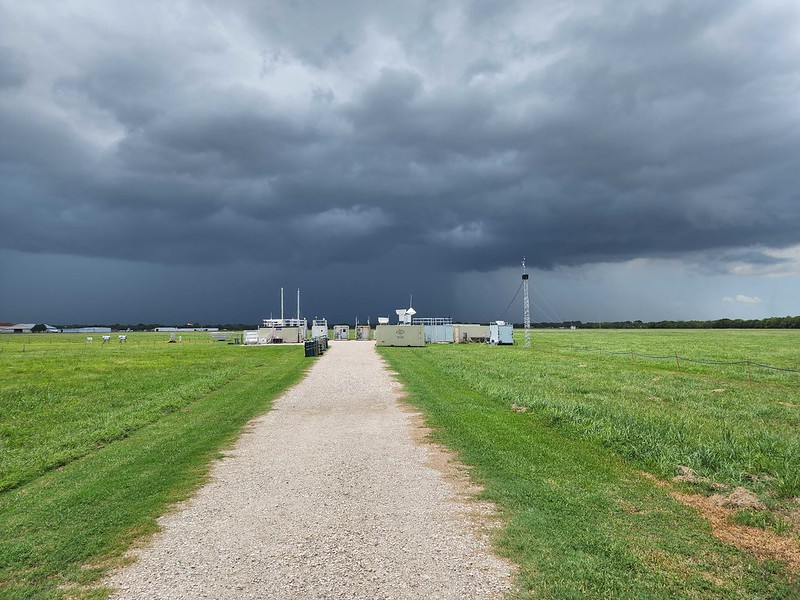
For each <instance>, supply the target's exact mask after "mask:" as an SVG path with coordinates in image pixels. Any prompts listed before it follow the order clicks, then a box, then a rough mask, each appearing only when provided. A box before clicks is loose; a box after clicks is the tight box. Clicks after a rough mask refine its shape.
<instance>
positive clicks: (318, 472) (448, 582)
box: [107, 342, 510, 599]
mask: <svg viewBox="0 0 800 600" xmlns="http://www.w3.org/2000/svg"><path fill="white" fill-rule="evenodd" d="M399 392H400V387H399V385H398V384H397V383H395V382H394V381H393V380H392V379H391V377H390V375H389V374H388V372H387V371H386V369H385V368H384V366H383V364H382V362H381V361H380V358H379V357H378V354H377V352H376V351H375V348H374V345H373V343H370V342H337V343H333V344H332V345H331V348H330V350H329V351H328V352H327V353H326V354H325V355H324V356H323V357H322V358H321V359H319V360H318V362H317V364H315V365H314V367H313V368H312V369H311V370H310V371H309V373H308V375H307V377H306V378H305V379H304V380H303V381H302V382H301V383H300V384H299V385H298V386H296V387H295V388H293V389H292V390H290V391H289V392H287V393H286V394H285V395H283V396H282V397H281V398H279V399H278V400H276V402H275V404H274V408H273V409H272V410H271V411H270V412H269V413H267V414H265V415H263V416H261V417H259V418H258V419H256V420H254V421H253V422H252V423H251V425H250V427H249V428H248V430H247V432H246V433H245V434H244V435H243V436H242V437H241V439H240V440H239V441H238V442H237V444H236V445H235V447H234V448H233V449H232V451H231V452H230V453H228V456H227V457H226V458H225V459H224V460H222V461H220V462H219V463H217V465H216V466H215V467H214V469H213V471H212V478H211V482H210V483H209V484H208V485H206V486H205V487H203V488H202V489H201V490H200V491H199V492H198V493H197V494H196V496H195V497H194V498H192V499H191V500H189V501H187V502H186V503H184V504H183V505H182V506H181V507H180V510H178V511H176V512H174V513H171V514H169V515H167V516H166V517H164V518H163V519H162V520H161V521H160V522H161V524H162V526H163V531H162V532H161V533H159V534H158V535H156V536H155V538H154V539H153V541H152V543H151V544H149V545H148V546H147V547H146V548H144V549H142V550H140V551H137V553H136V554H137V556H138V561H137V562H135V563H134V564H133V565H131V566H129V567H127V568H125V569H123V570H121V571H118V572H116V573H114V574H112V576H111V577H110V578H109V579H108V581H107V583H108V584H109V585H111V586H113V587H115V588H116V589H117V590H118V592H117V594H116V595H115V596H114V597H115V598H141V599H145V598H147V599H153V598H497V597H500V596H502V595H503V593H504V592H505V591H507V590H508V589H509V587H510V569H509V567H508V565H506V564H505V563H504V562H503V561H501V560H499V559H497V558H495V557H493V556H491V555H490V554H489V551H488V546H487V542H486V540H485V539H481V538H480V536H477V535H476V534H475V533H474V532H475V531H476V529H477V525H476V523H475V521H474V519H473V514H472V513H473V509H471V508H470V505H469V504H468V503H466V502H464V499H463V498H462V497H460V496H459V493H458V492H457V490H456V489H455V487H456V486H454V485H453V484H451V483H448V478H447V476H446V474H443V473H442V472H441V471H440V470H437V469H434V468H433V467H431V466H430V464H431V460H430V459H431V456H432V455H433V454H436V453H437V451H436V450H435V449H434V448H432V447H430V446H426V445H420V444H418V443H415V442H414V441H413V438H414V425H413V416H412V415H410V414H409V412H408V411H407V410H404V409H403V407H402V406H401V404H400V403H399V401H398V395H399ZM417 437H419V436H417Z"/></svg>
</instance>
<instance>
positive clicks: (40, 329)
mask: <svg viewBox="0 0 800 600" xmlns="http://www.w3.org/2000/svg"><path fill="white" fill-rule="evenodd" d="M31 331H32V332H33V333H42V332H44V331H47V326H46V325H45V324H44V323H39V324H38V325H34V326H33V327H31Z"/></svg>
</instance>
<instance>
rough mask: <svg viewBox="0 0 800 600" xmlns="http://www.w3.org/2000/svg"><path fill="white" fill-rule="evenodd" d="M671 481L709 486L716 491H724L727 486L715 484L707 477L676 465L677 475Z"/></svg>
mask: <svg viewBox="0 0 800 600" xmlns="http://www.w3.org/2000/svg"><path fill="white" fill-rule="evenodd" d="M672 481H675V482H678V483H694V484H702V485H708V486H711V488H712V489H714V490H717V491H725V490H727V489H728V486H727V485H725V484H724V483H716V482H714V481H711V480H710V479H709V478H708V477H703V476H701V475H698V474H697V473H695V471H694V469H692V468H691V467H687V466H684V465H678V475H676V476H675V477H673V478H672Z"/></svg>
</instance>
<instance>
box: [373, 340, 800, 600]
mask: <svg viewBox="0 0 800 600" xmlns="http://www.w3.org/2000/svg"><path fill="white" fill-rule="evenodd" d="M553 339H554V343H553V344H552V346H551V347H550V348H549V349H548V348H547V347H546V345H542V344H540V345H539V346H538V347H537V349H536V350H535V351H530V350H525V349H523V348H519V347H515V348H487V347H480V346H464V347H454V346H436V347H426V348H424V349H405V348H402V349H401V348H384V349H381V353H382V355H383V356H384V357H385V358H386V359H387V360H388V361H389V363H390V364H391V366H392V367H393V368H394V369H395V370H396V371H398V372H399V374H400V379H401V381H402V382H403V383H404V384H405V386H406V389H407V390H408V392H409V393H410V401H411V402H412V403H413V404H414V405H416V406H417V407H419V408H420V409H421V410H422V411H423V412H424V413H425V415H426V417H427V419H428V422H429V424H430V425H431V426H432V427H433V428H434V429H435V431H436V434H435V435H436V436H437V438H438V439H439V440H440V441H441V442H443V443H445V444H446V445H448V446H450V447H451V448H453V449H455V450H456V451H457V452H458V453H459V455H460V456H461V459H462V460H463V461H464V462H465V463H466V464H468V465H471V466H473V467H474V474H475V477H476V479H478V480H479V481H480V482H482V483H483V484H484V487H485V495H486V497H487V498H489V499H490V500H492V501H493V502H495V503H496V504H497V505H498V506H499V507H500V509H501V511H502V512H503V515H504V518H505V519H506V521H507V523H508V526H507V528H506V529H505V531H504V532H503V533H502V534H501V535H500V537H499V538H498V540H497V543H498V547H499V548H500V549H501V552H502V553H504V554H505V555H506V556H508V557H509V558H510V559H512V560H513V561H515V562H516V563H518V564H519V565H521V570H520V576H519V583H520V586H521V589H522V590H523V591H522V595H523V596H530V597H537V598H540V597H541V598H583V597H614V598H643V597H648V598H651V597H652V598H676V597H698V598H700V597H702V598H755V597H757V598H792V597H798V595H799V594H800V590H798V587H797V580H796V579H793V576H792V575H791V574H790V573H789V572H787V570H786V569H785V568H784V566H783V565H782V564H780V563H778V562H774V561H759V560H757V559H756V558H754V557H753V556H751V555H749V554H747V553H745V552H742V551H739V550H737V549H736V548H734V547H732V546H729V545H726V544H724V543H722V542H719V541H717V540H716V539H715V538H714V537H713V536H712V535H711V534H710V527H709V525H708V523H707V522H706V521H705V520H703V519H702V518H701V517H700V516H699V515H698V514H697V513H696V512H695V511H694V510H693V509H691V508H688V507H686V506H683V505H682V504H680V503H679V502H677V501H676V500H674V499H673V498H671V497H670V496H669V495H668V494H667V493H666V492H665V491H664V490H663V489H661V488H659V487H657V486H655V485H654V484H653V483H651V482H650V481H648V480H646V479H645V478H643V477H641V476H640V475H639V470H640V469H646V470H650V471H652V472H654V473H656V474H658V475H660V476H662V477H669V476H671V475H673V474H674V473H675V468H676V466H677V465H678V464H687V463H688V464H689V466H697V467H698V468H700V469H702V470H704V472H705V473H707V474H709V475H711V476H713V477H715V478H720V479H730V480H732V481H734V482H736V483H744V484H746V485H748V486H750V487H751V489H755V490H756V491H758V492H759V493H760V494H761V495H762V497H768V498H773V497H780V496H781V495H782V494H783V495H784V496H785V495H786V493H789V494H791V493H793V490H794V489H795V488H794V485H795V484H794V482H793V480H792V477H791V474H792V470H793V469H795V468H796V466H797V463H796V462H795V461H796V460H797V455H796V443H797V442H796V436H797V431H798V429H797V428H796V426H795V425H794V424H793V421H792V419H796V418H797V414H796V412H795V413H791V411H789V412H787V411H784V410H783V409H785V408H787V407H785V406H783V405H782V404H781V402H785V401H786V399H787V394H790V395H789V397H796V395H794V396H791V394H796V392H797V389H798V387H797V385H798V384H797V382H795V381H793V380H790V379H787V378H783V377H781V376H777V377H774V378H769V379H768V380H766V381H764V382H762V383H763V387H764V389H766V390H768V391H767V392H766V396H765V397H763V398H762V396H761V395H760V393H757V392H755V391H753V392H747V389H744V390H740V391H739V392H737V394H741V395H736V394H731V393H729V394H725V393H724V392H716V393H714V392H711V390H713V389H720V388H721V387H724V388H725V389H726V391H727V390H729V389H732V388H733V389H738V388H737V385H741V386H742V387H743V388H747V386H748V385H751V384H748V383H747V381H746V377H745V378H742V380H741V381H739V382H738V384H737V381H736V378H735V377H733V378H731V377H730V376H729V375H728V376H725V375H721V374H720V372H719V371H711V370H707V369H706V370H704V369H703V368H700V367H698V368H697V369H694V370H693V371H690V372H686V371H681V372H675V373H672V372H670V367H669V366H666V365H664V364H659V363H645V362H642V361H639V362H634V361H631V360H630V359H629V358H628V359H627V362H625V361H623V359H622V357H618V358H617V359H613V360H612V359H611V357H605V358H604V359H603V360H601V359H600V358H595V359H591V358H588V359H587V356H586V354H585V353H580V352H573V351H572V350H570V349H564V348H559V347H557V346H560V345H562V343H563V340H564V339H566V338H560V339H558V338H553ZM571 339H574V338H571ZM630 339H633V338H630ZM556 340H557V341H556ZM699 350H705V351H706V352H710V351H711V350H712V348H709V347H705V348H699ZM579 365H583V366H582V367H581V366H579ZM672 368H673V369H676V370H677V367H675V365H674V363H673V365H672ZM653 369H655V372H653V371H652V370H653ZM654 378H659V379H658V380H656V381H653V379H654ZM654 386H663V387H658V389H657V390H654V389H652V388H653V387H654ZM792 386H794V387H792ZM657 393H658V395H657ZM656 396H657V397H659V398H665V399H666V400H659V401H656V400H651V399H650V398H651V397H656ZM512 404H515V405H517V407H518V409H519V410H520V411H525V412H517V411H516V410H511V409H510V408H511V405H512ZM729 419H730V420H729ZM787 419H788V422H786V421H787ZM743 420H745V422H742V421H743ZM620 424H621V425H620ZM670 429H673V430H674V431H677V432H680V433H679V434H677V435H672V436H670V435H665V434H664V432H665V431H666V432H669V431H670ZM765 436H766V437H770V436H771V437H770V439H772V440H773V445H772V450H771V452H767V451H766V450H764V446H763V445H759V444H757V443H754V442H753V440H754V439H755V440H757V439H759V438H760V437H765ZM676 440H680V443H678V442H677V441H676ZM715 444H719V445H715ZM704 448H705V449H708V448H711V449H712V450H713V451H714V452H713V454H714V456H715V459H714V461H707V462H705V463H703V462H701V461H702V457H703V456H705V455H706V450H704ZM725 448H727V449H728V451H727V452H724V451H722V450H720V449H725ZM730 448H735V449H736V451H735V452H730V451H729V450H730ZM749 452H751V454H748V453H749ZM693 460H694V461H695V462H692V461H693ZM783 469H785V470H783ZM767 472H769V473H772V475H771V476H770V477H772V479H770V478H767V479H764V478H759V477H751V475H758V474H762V475H763V474H766V473H767ZM778 476H781V477H783V481H779V480H778ZM775 501H776V502H778V501H779V500H778V499H775ZM742 518H744V517H742ZM750 519H751V520H752V517H750ZM770 523H772V521H770Z"/></svg>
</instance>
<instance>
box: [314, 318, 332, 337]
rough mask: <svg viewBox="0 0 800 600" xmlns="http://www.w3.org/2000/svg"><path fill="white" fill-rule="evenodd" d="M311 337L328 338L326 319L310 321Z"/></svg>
mask: <svg viewBox="0 0 800 600" xmlns="http://www.w3.org/2000/svg"><path fill="white" fill-rule="evenodd" d="M311 337H312V338H319V337H328V321H327V319H314V320H313V321H311Z"/></svg>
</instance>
